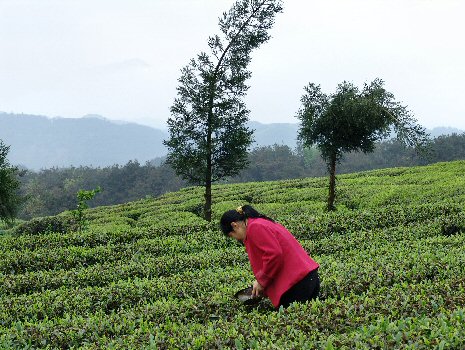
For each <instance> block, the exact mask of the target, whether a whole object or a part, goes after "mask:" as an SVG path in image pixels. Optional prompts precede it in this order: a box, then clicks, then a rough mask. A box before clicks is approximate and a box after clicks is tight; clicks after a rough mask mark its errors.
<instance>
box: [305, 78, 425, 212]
mask: <svg viewBox="0 0 465 350" xmlns="http://www.w3.org/2000/svg"><path fill="white" fill-rule="evenodd" d="M383 85H384V82H383V81H382V80H381V79H375V80H374V81H373V82H371V83H370V84H365V85H364V87H363V89H362V90H361V91H360V90H359V89H358V88H357V87H356V86H354V85H353V84H351V83H349V82H343V83H341V84H339V85H338V87H337V89H336V92H335V93H334V94H331V95H326V94H324V93H323V92H322V91H321V88H320V86H318V85H315V84H313V83H310V84H309V85H308V86H306V87H305V94H304V95H303V96H302V98H301V102H302V107H301V108H300V109H299V111H298V112H297V118H298V119H300V121H301V128H300V130H299V135H298V137H299V139H300V141H302V142H303V144H304V145H305V146H307V147H311V146H313V145H317V147H318V148H319V150H320V151H321V156H322V157H323V159H324V161H325V162H326V164H327V166H328V170H329V174H330V183H329V196H328V206H327V208H328V210H334V209H335V207H334V200H335V186H336V177H335V176H336V163H339V162H340V161H341V159H342V157H343V154H344V153H346V152H356V151H361V152H363V153H369V152H373V151H374V149H375V144H376V142H377V141H379V140H382V139H384V138H386V137H387V136H389V135H390V134H391V132H392V131H394V132H395V133H396V136H397V140H399V141H400V142H402V143H404V144H406V145H408V146H415V147H416V148H417V149H420V150H421V149H425V148H426V145H427V144H428V135H427V134H426V132H425V129H424V128H423V127H421V126H420V125H417V124H416V119H414V117H413V116H412V114H411V113H410V112H409V111H408V109H407V107H405V106H403V105H401V104H400V103H399V102H397V101H396V100H395V99H394V95H393V94H392V93H390V92H388V91H386V90H385V89H384V86H383Z"/></svg>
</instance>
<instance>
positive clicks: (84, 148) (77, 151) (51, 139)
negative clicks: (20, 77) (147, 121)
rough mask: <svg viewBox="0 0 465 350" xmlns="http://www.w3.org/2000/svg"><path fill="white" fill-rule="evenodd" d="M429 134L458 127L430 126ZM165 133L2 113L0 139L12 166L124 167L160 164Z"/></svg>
mask: <svg viewBox="0 0 465 350" xmlns="http://www.w3.org/2000/svg"><path fill="white" fill-rule="evenodd" d="M248 126H249V127H250V128H251V129H252V130H254V139H255V142H254V143H253V145H252V148H255V147H261V146H271V145H274V144H278V145H286V146H289V147H290V148H291V149H295V147H296V145H297V132H298V129H299V125H298V124H296V123H272V124H263V123H259V122H255V121H251V122H249V123H248ZM428 132H429V133H430V134H431V136H432V137H437V136H439V135H446V134H452V133H458V134H459V133H462V132H463V131H462V130H459V129H456V128H450V127H447V128H445V127H441V128H434V129H432V130H428ZM167 138H168V133H167V131H164V130H159V129H155V128H152V127H149V126H144V125H139V124H135V123H126V122H115V121H110V120H108V119H105V118H103V117H101V116H99V115H87V116H85V117H83V118H48V117H44V116H37V115H25V114H8V113H2V112H0V139H1V140H3V142H4V143H5V144H6V145H10V146H11V148H10V153H9V154H8V159H9V161H10V163H11V164H14V165H20V166H24V167H26V168H29V169H32V170H39V169H48V168H52V167H69V166H76V167H78V166H92V167H105V166H111V165H115V164H119V165H124V164H126V163H127V162H128V161H130V160H137V161H139V162H140V163H145V162H147V161H152V163H153V164H158V163H159V162H160V161H161V160H162V159H164V156H165V155H166V153H167V149H166V147H165V146H164V145H163V140H164V139H167Z"/></svg>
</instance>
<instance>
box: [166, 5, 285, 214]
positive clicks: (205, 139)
mask: <svg viewBox="0 0 465 350" xmlns="http://www.w3.org/2000/svg"><path fill="white" fill-rule="evenodd" d="M281 11H282V6H281V1H280V0H238V1H236V3H235V4H234V5H233V6H232V8H231V9H230V10H229V12H225V13H224V14H223V16H222V17H221V18H220V19H219V28H220V31H221V34H220V35H214V36H212V37H210V38H209V39H208V47H209V49H210V52H209V53H206V52H201V53H200V54H198V55H197V57H196V58H194V59H192V60H191V61H190V62H189V64H188V65H187V66H186V67H184V68H183V69H182V70H181V77H180V78H179V80H178V82H179V86H178V88H177V97H176V99H175V101H174V104H173V106H172V107H171V115H172V117H171V118H169V119H168V128H169V134H170V137H169V140H167V141H165V145H166V146H167V147H168V152H169V153H168V157H167V162H168V163H169V164H170V165H171V166H172V167H173V168H174V169H175V171H176V173H177V174H178V175H180V176H181V177H182V178H183V179H185V180H187V181H189V182H190V183H192V184H195V185H201V186H205V207H204V216H205V219H206V220H208V221H210V220H211V184H212V182H214V181H218V180H220V179H222V178H225V177H227V176H233V175H236V174H237V173H239V171H240V170H241V169H243V168H244V167H245V166H246V165H247V152H246V151H247V148H248V147H249V146H250V144H251V143H252V131H251V130H249V129H248V128H247V126H246V122H247V120H248V115H249V111H248V110H247V108H246V105H245V103H244V101H243V97H244V96H245V94H246V92H247V90H248V86H247V85H246V80H247V79H248V78H250V76H251V72H250V71H249V70H248V69H247V66H248V64H249V63H250V61H251V52H252V51H253V50H254V49H256V48H258V47H259V46H260V45H261V44H263V43H264V42H266V41H267V40H268V39H269V38H270V36H269V34H268V30H269V29H270V28H271V27H272V25H273V23H274V18H275V15H276V13H278V12H281Z"/></svg>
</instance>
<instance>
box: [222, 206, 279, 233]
mask: <svg viewBox="0 0 465 350" xmlns="http://www.w3.org/2000/svg"><path fill="white" fill-rule="evenodd" d="M249 218H262V219H265V220H269V221H272V222H274V220H273V219H271V218H269V217H268V216H266V215H263V214H260V213H259V212H258V211H256V210H255V209H254V208H253V207H252V206H250V205H244V206H242V207H239V208H237V209H236V210H228V211H227V212H225V213H224V214H223V216H222V217H221V220H220V226H221V231H223V233H224V234H225V235H228V233H229V232H231V231H232V226H231V223H232V222H236V221H244V220H245V219H249Z"/></svg>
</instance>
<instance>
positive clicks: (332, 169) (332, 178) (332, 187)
mask: <svg viewBox="0 0 465 350" xmlns="http://www.w3.org/2000/svg"><path fill="white" fill-rule="evenodd" d="M335 198H336V154H333V155H331V160H330V164H329V196H328V207H327V209H328V211H333V210H336V207H335V206H334V199H335Z"/></svg>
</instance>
